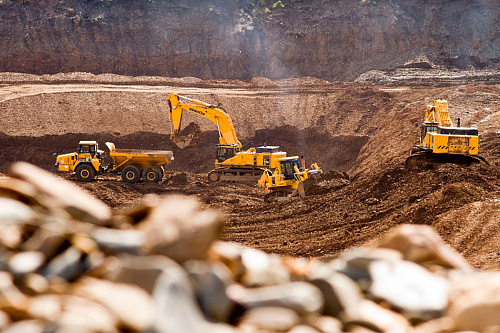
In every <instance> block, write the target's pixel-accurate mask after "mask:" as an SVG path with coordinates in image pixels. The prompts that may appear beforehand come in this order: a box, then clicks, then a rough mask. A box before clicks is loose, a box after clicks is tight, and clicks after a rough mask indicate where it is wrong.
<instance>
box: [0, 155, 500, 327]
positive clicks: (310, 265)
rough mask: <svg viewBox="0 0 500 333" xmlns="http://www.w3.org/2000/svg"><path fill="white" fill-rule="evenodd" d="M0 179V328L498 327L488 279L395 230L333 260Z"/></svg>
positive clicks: (182, 219) (172, 214)
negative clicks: (283, 253)
mask: <svg viewBox="0 0 500 333" xmlns="http://www.w3.org/2000/svg"><path fill="white" fill-rule="evenodd" d="M11 176H12V177H10V178H7V179H4V180H2V181H1V182H0V223H1V228H0V246H1V252H0V258H1V260H0V265H1V270H0V330H2V332H11V333H12V332H23V333H31V332H33V333H35V332H58V333H60V332H194V333H197V332H200V333H210V332H293V333H299V332H303V333H309V332H325V333H326V332H454V331H478V332H482V331H488V332H494V331H495V332H496V331H498V329H499V328H500V315H499V314H500V293H499V292H498V291H499V290H500V272H475V271H474V270H472V269H471V268H470V267H469V265H468V264H467V263H466V262H465V261H464V259H463V258H462V257H461V256H460V255H458V254H457V253H456V252H454V251H453V250H452V249H450V248H449V247H447V246H446V245H445V244H444V243H443V242H442V241H441V239H440V238H439V236H437V235H436V234H435V233H434V232H433V231H432V230H431V229H429V228H427V227H424V226H410V225H406V226H402V227H400V228H397V229H395V230H393V231H391V232H389V233H388V234H387V235H386V236H385V237H384V238H383V239H381V240H379V241H377V242H376V243H374V244H372V245H371V246H370V247H362V248H356V249H352V250H350V251H347V252H345V253H343V254H342V255H340V256H339V257H337V258H335V259H333V260H332V259H330V260H319V259H303V258H284V257H280V256H277V255H269V254H266V253H264V252H262V251H259V250H255V249H251V248H246V247H242V246H240V245H238V244H234V243H224V242H220V241H217V238H218V236H219V234H220V232H221V230H222V228H223V223H224V218H223V216H221V215H220V214H219V213H218V212H215V211H211V210H204V209H202V208H201V207H200V205H199V203H198V202H197V201H196V200H195V199H193V198H190V197H181V196H173V197H165V198H160V197H156V196H146V197H145V198H144V201H143V203H141V204H140V205H138V206H137V207H136V208H135V209H132V210H129V211H127V212H123V213H121V214H116V213H115V214H113V213H112V212H111V210H110V209H109V207H107V206H106V205H105V204H104V203H102V202H100V201H98V200H96V199H94V198H93V197H92V196H91V195H90V194H88V193H87V192H85V191H84V190H82V189H81V188H79V187H78V186H77V185H75V184H73V183H72V182H69V181H65V180H62V179H59V178H57V177H56V176H54V175H52V174H50V173H48V172H46V171H43V170H41V169H38V168H37V167H35V166H32V165H30V164H27V163H17V164H14V165H13V167H12V172H11Z"/></svg>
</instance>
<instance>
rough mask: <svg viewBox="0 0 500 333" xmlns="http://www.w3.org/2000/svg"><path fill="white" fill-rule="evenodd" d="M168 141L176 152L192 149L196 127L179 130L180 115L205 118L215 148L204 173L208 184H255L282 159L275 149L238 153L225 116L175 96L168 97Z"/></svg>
mask: <svg viewBox="0 0 500 333" xmlns="http://www.w3.org/2000/svg"><path fill="white" fill-rule="evenodd" d="M168 111H169V120H170V122H171V124H172V132H171V134H170V139H171V140H172V141H173V142H174V143H176V144H177V146H178V147H179V148H188V147H193V146H194V145H195V143H196V141H197V140H198V138H199V126H197V125H196V124H195V123H191V124H189V125H188V126H187V127H186V128H184V129H183V130H182V131H181V130H180V127H181V121H182V114H183V112H184V111H189V112H192V113H194V114H196V115H199V116H201V117H204V118H207V119H208V120H210V121H211V122H212V123H214V124H215V125H216V126H217V129H218V131H219V144H218V145H217V146H216V156H215V169H213V170H212V171H210V172H209V173H208V179H209V181H211V182H217V181H245V180H253V181H256V180H258V179H259V178H260V177H261V175H262V173H263V172H264V171H265V170H266V169H274V168H276V162H277V160H278V159H280V158H284V157H286V153H285V152H282V151H280V150H279V146H261V147H256V148H250V149H248V150H245V151H242V150H241V148H242V145H241V143H240V141H239V140H238V137H237V136H236V131H235V129H234V125H233V122H232V120H231V117H230V116H229V114H227V113H226V112H225V111H224V110H223V109H221V108H219V107H216V106H214V105H211V104H208V103H205V102H201V101H198V100H195V99H191V98H188V97H184V96H180V95H177V94H170V95H169V96H168Z"/></svg>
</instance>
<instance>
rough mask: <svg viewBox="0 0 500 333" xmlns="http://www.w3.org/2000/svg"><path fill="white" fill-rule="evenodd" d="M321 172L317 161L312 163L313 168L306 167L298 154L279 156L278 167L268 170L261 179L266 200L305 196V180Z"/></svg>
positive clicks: (277, 200)
mask: <svg viewBox="0 0 500 333" xmlns="http://www.w3.org/2000/svg"><path fill="white" fill-rule="evenodd" d="M320 173H322V171H321V169H320V168H319V167H318V164H317V163H314V164H313V165H311V169H305V168H304V166H303V165H301V163H299V157H298V156H293V157H283V158H279V159H278V160H277V161H276V168H274V169H273V170H270V169H268V170H266V171H265V172H264V173H263V174H262V176H261V178H260V179H259V186H260V187H262V188H264V189H265V190H266V195H265V196H264V202H268V203H269V202H279V201H287V200H292V199H296V198H303V197H305V191H304V181H305V180H307V179H308V178H309V177H310V176H311V175H317V174H320Z"/></svg>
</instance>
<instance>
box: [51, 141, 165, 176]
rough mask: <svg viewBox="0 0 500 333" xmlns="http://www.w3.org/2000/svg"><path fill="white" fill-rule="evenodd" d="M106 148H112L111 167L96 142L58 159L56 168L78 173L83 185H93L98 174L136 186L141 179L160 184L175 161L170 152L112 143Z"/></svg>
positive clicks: (85, 143)
mask: <svg viewBox="0 0 500 333" xmlns="http://www.w3.org/2000/svg"><path fill="white" fill-rule="evenodd" d="M106 146H107V147H108V148H109V157H110V161H108V163H106V162H105V158H104V156H103V155H104V154H105V152H104V151H102V150H99V149H98V145H97V142H96V141H80V143H79V145H78V150H77V152H75V153H69V154H63V155H59V156H57V158H56V164H55V165H56V168H57V170H59V171H65V172H75V174H76V178H77V179H78V180H79V181H82V182H90V181H92V180H93V179H94V177H95V176H96V175H97V174H102V173H111V174H118V175H121V177H122V179H123V181H125V182H127V183H136V182H137V181H138V180H139V179H141V177H142V178H143V179H144V181H146V182H150V183H158V182H160V181H161V180H162V179H163V172H164V169H163V166H164V165H166V164H169V163H171V162H172V161H173V159H174V157H173V154H172V152H171V151H161V150H140V149H116V148H115V145H114V144H113V143H111V142H106Z"/></svg>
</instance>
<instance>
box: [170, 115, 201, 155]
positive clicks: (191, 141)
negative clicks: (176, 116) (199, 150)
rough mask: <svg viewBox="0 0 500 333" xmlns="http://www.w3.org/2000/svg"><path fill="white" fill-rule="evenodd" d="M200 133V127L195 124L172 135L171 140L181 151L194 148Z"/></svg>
mask: <svg viewBox="0 0 500 333" xmlns="http://www.w3.org/2000/svg"><path fill="white" fill-rule="evenodd" d="M200 133H201V130H200V126H198V124H196V123H194V122H193V123H190V124H189V125H187V126H186V127H184V128H183V129H182V130H181V131H180V132H179V133H176V134H175V133H172V135H170V139H171V140H172V141H173V142H174V143H175V144H176V145H177V147H179V148H181V149H184V148H192V147H194V146H195V145H196V142H198V139H199V138H200Z"/></svg>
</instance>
